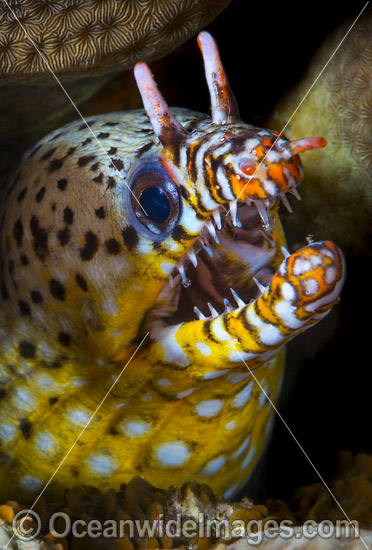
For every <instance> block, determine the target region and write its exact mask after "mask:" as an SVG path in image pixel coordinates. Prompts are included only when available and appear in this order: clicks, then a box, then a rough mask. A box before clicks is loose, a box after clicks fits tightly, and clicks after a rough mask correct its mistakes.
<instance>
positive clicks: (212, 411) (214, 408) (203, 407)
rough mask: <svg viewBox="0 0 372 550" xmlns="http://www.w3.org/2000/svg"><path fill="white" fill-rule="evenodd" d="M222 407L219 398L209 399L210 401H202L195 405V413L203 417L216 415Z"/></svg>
mask: <svg viewBox="0 0 372 550" xmlns="http://www.w3.org/2000/svg"><path fill="white" fill-rule="evenodd" d="M222 407H223V401H221V400H220V399H211V400H210V401H202V402H201V403H198V404H197V405H196V409H195V410H196V413H197V414H198V415H199V416H203V417H205V418H212V417H213V416H216V415H217V414H218V413H219V412H220V411H221V409H222Z"/></svg>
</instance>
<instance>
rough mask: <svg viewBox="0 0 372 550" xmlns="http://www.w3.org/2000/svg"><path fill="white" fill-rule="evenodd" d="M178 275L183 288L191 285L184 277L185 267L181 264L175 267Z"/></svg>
mask: <svg viewBox="0 0 372 550" xmlns="http://www.w3.org/2000/svg"><path fill="white" fill-rule="evenodd" d="M177 270H178V273H179V274H180V275H181V279H182V284H183V286H184V287H185V288H187V287H188V286H190V285H191V281H190V279H188V278H187V277H186V272H185V267H184V265H183V264H180V265H178V266H177Z"/></svg>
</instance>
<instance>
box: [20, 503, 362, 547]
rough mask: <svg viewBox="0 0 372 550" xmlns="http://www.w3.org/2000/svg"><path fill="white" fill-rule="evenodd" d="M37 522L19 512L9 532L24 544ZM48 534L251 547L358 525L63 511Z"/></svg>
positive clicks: (339, 533) (343, 532)
mask: <svg viewBox="0 0 372 550" xmlns="http://www.w3.org/2000/svg"><path fill="white" fill-rule="evenodd" d="M41 527H42V524H41V519H40V517H39V515H38V514H36V512H34V511H32V510H21V511H20V512H18V513H17V514H16V516H15V517H14V520H13V532H14V536H16V537H17V538H19V539H21V540H23V541H27V540H32V539H35V538H36V537H37V536H38V535H39V534H40V532H41ZM48 531H49V533H50V535H51V536H52V537H54V538H55V539H63V538H68V537H74V538H79V539H82V538H91V539H98V538H102V539H117V538H124V537H126V538H129V539H147V538H157V539H162V538H163V537H167V538H169V539H178V540H182V541H188V542H190V543H191V542H192V541H196V540H197V539H200V538H209V539H213V540H214V541H217V540H221V541H231V540H232V539H236V540H238V539H241V538H244V539H245V540H246V541H247V543H248V544H249V545H251V546H258V545H259V544H261V543H262V542H263V540H264V539H276V538H282V539H293V538H295V539H302V538H304V539H314V538H315V537H320V538H324V539H330V538H341V537H342V538H343V539H345V538H348V539H355V538H359V524H358V522H357V521H350V522H349V521H347V520H338V521H336V522H331V521H329V520H324V521H322V522H320V523H316V522H315V521H313V520H308V521H306V522H305V523H304V524H303V525H301V526H300V527H295V525H294V523H293V522H292V521H291V520H282V521H276V520H274V519H266V520H251V521H249V522H244V521H243V520H234V521H229V520H228V519H226V518H221V519H213V520H211V519H209V518H207V517H205V515H204V514H199V516H198V519H197V520H196V519H195V518H185V516H184V515H183V514H177V516H176V518H175V519H170V520H169V519H168V520H167V521H166V520H165V519H164V517H163V515H162V514H160V515H159V517H158V518H157V519H155V520H131V519H127V520H120V521H115V520H106V521H104V522H101V521H99V520H98V519H91V520H89V521H85V520H82V519H77V520H75V521H74V520H72V519H71V518H70V516H69V515H68V514H66V513H65V512H57V513H55V514H53V515H52V516H51V517H50V519H49V524H48Z"/></svg>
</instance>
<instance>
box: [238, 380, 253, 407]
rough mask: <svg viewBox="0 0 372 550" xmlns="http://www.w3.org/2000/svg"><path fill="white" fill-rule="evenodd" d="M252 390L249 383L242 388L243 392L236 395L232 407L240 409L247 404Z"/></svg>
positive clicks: (251, 385) (251, 384)
mask: <svg viewBox="0 0 372 550" xmlns="http://www.w3.org/2000/svg"><path fill="white" fill-rule="evenodd" d="M252 388H253V382H249V384H248V385H247V386H245V388H243V390H242V391H241V392H240V393H238V395H237V396H236V397H235V399H234V401H233V405H234V407H236V408H238V409H240V408H242V407H244V405H246V404H247V403H248V401H249V399H250V397H251V395H252Z"/></svg>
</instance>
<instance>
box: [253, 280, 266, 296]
mask: <svg viewBox="0 0 372 550" xmlns="http://www.w3.org/2000/svg"><path fill="white" fill-rule="evenodd" d="M252 279H253V280H254V282H255V283H256V285H257V286H258V290H259V291H260V292H261V294H263V293H264V292H265V290H266V287H265V285H263V284H262V283H260V281H259V280H258V279H256V277H252Z"/></svg>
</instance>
